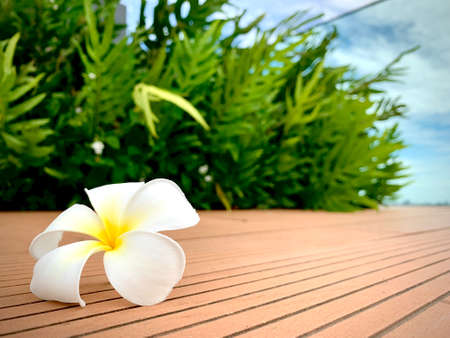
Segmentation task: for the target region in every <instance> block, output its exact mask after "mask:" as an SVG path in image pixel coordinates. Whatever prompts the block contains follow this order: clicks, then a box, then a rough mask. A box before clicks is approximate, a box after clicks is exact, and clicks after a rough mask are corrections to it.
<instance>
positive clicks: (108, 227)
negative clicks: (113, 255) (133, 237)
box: [101, 219, 127, 251]
mask: <svg viewBox="0 0 450 338" xmlns="http://www.w3.org/2000/svg"><path fill="white" fill-rule="evenodd" d="M103 224H104V226H105V232H104V234H103V236H101V241H102V243H103V244H105V245H106V246H108V247H109V248H110V249H109V250H107V251H110V250H115V249H117V248H118V247H119V246H120V245H121V243H122V240H121V239H120V238H119V237H120V236H121V235H122V234H124V233H125V232H127V227H121V226H119V225H117V224H115V223H113V222H111V221H109V220H108V219H104V220H103Z"/></svg>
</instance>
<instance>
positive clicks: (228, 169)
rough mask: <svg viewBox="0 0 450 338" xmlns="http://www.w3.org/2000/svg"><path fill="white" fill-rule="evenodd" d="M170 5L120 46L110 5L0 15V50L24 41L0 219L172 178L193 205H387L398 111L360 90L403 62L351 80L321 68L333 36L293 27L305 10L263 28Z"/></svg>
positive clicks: (37, 6) (399, 170) (40, 5)
mask: <svg viewBox="0 0 450 338" xmlns="http://www.w3.org/2000/svg"><path fill="white" fill-rule="evenodd" d="M184 2H185V1H184V0H183V1H181V0H178V1H176V2H175V3H172V4H168V3H167V1H164V0H160V1H159V2H158V4H157V5H156V6H155V7H154V18H155V20H154V24H153V25H152V26H151V27H149V28H146V27H145V24H144V17H143V13H144V9H145V6H146V1H142V3H141V20H140V23H139V25H138V27H137V29H136V31H135V32H133V33H132V34H131V36H130V37H126V38H123V39H121V40H120V39H118V38H117V35H118V32H119V30H120V29H123V27H120V26H119V25H115V24H114V21H113V18H114V10H115V6H116V3H117V2H116V1H104V2H103V3H104V4H101V3H100V2H98V1H96V2H95V6H94V7H92V4H91V2H90V1H88V0H84V1H82V0H74V1H70V2H69V1H60V2H59V1H55V2H54V5H53V4H51V3H50V2H42V1H39V0H20V1H14V2H12V1H6V2H3V3H2V4H1V5H0V12H1V13H2V14H1V15H0V39H9V38H11V36H12V35H13V34H14V33H15V32H16V31H19V32H20V34H21V36H22V38H21V40H20V42H19V44H18V48H17V51H16V55H15V57H14V60H15V64H17V65H22V67H21V68H23V74H24V75H23V79H22V80H20V79H19V78H20V76H19V77H17V82H16V84H15V85H16V86H26V87H24V88H26V89H28V90H26V91H23V97H22V98H19V97H16V99H19V101H18V102H17V103H14V106H12V105H11V104H9V103H8V105H6V106H5V103H4V102H5V99H4V98H7V97H9V96H8V95H11V94H10V93H9V92H6V94H3V91H2V95H1V97H0V98H1V101H0V104H2V105H3V106H5V107H6V108H2V107H3V106H1V107H0V109H6V110H5V112H4V110H2V111H1V113H2V115H1V118H2V121H4V120H5V117H6V116H8V114H10V115H11V110H12V111H14V109H15V108H14V107H20V105H21V104H22V105H23V104H24V103H26V102H32V103H34V104H33V105H31V106H29V107H28V110H26V111H24V112H23V114H22V115H21V116H17V119H15V118H14V119H11V118H10V119H9V120H8V124H4V123H3V122H2V125H1V127H2V136H3V134H5V133H7V134H8V135H12V137H17V138H18V139H19V138H21V141H20V142H28V143H27V144H29V145H27V146H26V147H25V146H24V147H22V148H21V147H18V146H17V145H14V144H12V143H11V142H9V141H6V139H5V138H4V136H3V141H2V142H1V143H0V152H1V154H2V162H1V163H2V166H0V174H1V175H2V177H6V182H5V181H4V182H2V185H1V186H0V193H1V194H2V199H3V201H2V208H4V209H55V208H64V207H66V206H67V205H68V204H70V203H74V202H78V201H82V202H86V198H85V196H84V194H83V192H82V188H84V187H85V186H86V187H88V188H91V187H93V186H98V185H102V184H108V183H113V182H123V181H135V180H150V179H152V178H154V177H167V178H170V179H173V180H175V181H176V182H177V183H179V184H180V185H181V187H182V188H183V190H185V191H186V193H187V195H188V196H189V199H190V200H191V201H192V202H193V204H194V205H195V206H196V207H197V208H200V209H211V208H224V207H226V208H229V209H231V208H255V207H257V208H308V209H326V210H339V211H349V210H357V209H360V208H376V207H377V205H378V204H379V203H382V202H383V200H385V199H386V198H394V197H395V193H396V191H398V190H399V189H400V188H401V186H402V185H401V184H399V183H397V181H396V180H397V179H398V178H402V177H404V174H403V172H404V169H405V168H404V166H403V165H402V163H401V162H400V161H399V160H398V159H397V158H396V151H397V150H399V149H401V148H403V147H404V145H403V142H402V141H401V139H400V136H399V135H398V131H397V127H396V126H394V127H389V128H383V127H382V126H383V125H382V124H381V122H382V121H385V120H388V119H390V118H392V117H394V116H401V115H402V114H403V113H404V109H405V107H404V105H402V104H401V103H399V102H398V100H392V99H389V98H388V97H387V96H386V95H385V93H383V92H382V91H380V90H379V89H375V88H374V87H375V86H374V85H375V84H378V83H380V82H383V81H391V80H394V79H395V78H396V77H397V76H398V75H400V74H401V71H402V69H401V68H399V67H397V66H396V64H397V62H398V61H400V58H401V56H403V55H401V56H400V57H399V58H397V59H396V60H394V62H393V63H391V64H389V65H388V66H387V67H386V68H385V69H383V70H381V71H380V73H378V74H375V75H372V76H365V77H363V78H359V77H357V76H355V75H354V72H352V69H351V68H350V67H349V66H346V65H344V66H341V67H330V66H326V62H325V61H326V56H327V53H328V52H329V50H330V43H331V42H332V41H333V40H334V39H335V37H336V32H334V31H332V32H329V33H328V34H325V35H323V34H318V33H317V32H315V31H311V30H306V29H305V27H306V25H307V24H308V23H310V22H311V21H313V20H316V19H317V18H311V17H309V16H308V15H307V13H305V12H300V13H296V14H294V15H292V16H291V17H289V18H286V19H285V20H283V21H282V22H280V23H279V24H278V25H276V26H275V27H273V28H271V29H262V28H261V27H260V21H261V20H262V17H259V18H257V19H255V20H254V21H253V22H251V23H250V24H248V25H243V15H239V16H237V17H234V18H230V19H221V20H213V19H211V15H212V14H214V13H217V12H218V11H220V10H221V7H222V6H223V5H224V4H226V3H227V1H226V0H207V1H205V2H204V3H203V4H200V2H199V1H198V0H190V1H189V3H190V10H189V12H188V13H187V15H184V14H185V13H182V10H181V7H182V6H181V5H182V4H183V3H184ZM55 5H56V7H55ZM92 8H95V10H93V9H92ZM169 17H172V18H175V20H169ZM30 24H31V25H32V26H31V27H30ZM226 25H227V26H228V28H229V27H232V29H231V32H229V31H230V30H229V29H228V30H225V29H224V26H226ZM11 27H13V28H11ZM225 31H228V32H229V33H228V34H225ZM248 32H255V33H256V34H255V38H254V40H252V42H251V43H250V44H249V45H248V46H243V44H242V43H241V40H242V39H243V38H244V37H245V36H246V34H247V33H248ZM13 39H14V38H13ZM13 39H12V40H11V41H12V42H11V41H10V44H11V43H14V40H13ZM3 45H5V43H3ZM2 50H4V49H2ZM6 53H7V52H6ZM2 55H3V54H2ZM9 55H10V56H9V58H11V55H12V54H11V53H10V54H9ZM30 63H31V64H32V65H34V67H35V68H36V69H33V68H31V66H25V65H27V64H30ZM9 67H10V68H11V67H12V64H10V66H9ZM27 67H28V68H27ZM31 70H33V71H34V72H35V73H36V74H45V76H44V75H37V76H36V77H31V76H30V75H26V74H28V73H29V72H30V71H31ZM0 71H1V69H0ZM4 72H5V71H4ZM0 75H1V74H0ZM24 79H26V80H24ZM39 80H41V81H40V82H39ZM38 82H39V85H38ZM2 88H3V87H2ZM5 88H6V87H5ZM19 88H21V87H19ZM11 90H13V89H11ZM8 93H9V94H8ZM373 94H377V95H376V96H375V95H373ZM13 98H14V96H13ZM30 100H31V101H30ZM6 101H7V102H9V101H11V100H9V101H8V99H7V100H6ZM150 101H151V103H150ZM194 107H195V108H194ZM31 109H32V110H31ZM183 110H184V111H183ZM186 112H187V114H186ZM13 120H14V123H16V124H17V123H18V126H19V127H16V128H13V126H14V125H11V123H9V121H13ZM31 126H33V127H31ZM46 126H49V127H46ZM27 128H28V129H27ZM31 128H34V129H31ZM28 130H33V132H32V133H28ZM11 133H12V134H11ZM14 133H16V134H14ZM27 135H33V137H34V138H30V137H28V136H27ZM38 135H42V136H38ZM44 136H45V137H44ZM7 138H8V136H7ZM22 138H23V139H24V140H23V141H22ZM25 140H26V141H25ZM94 142H97V143H98V142H101V143H102V144H104V150H103V151H100V150H98V149H97V153H96V152H95V151H94V150H95V149H93V143H94ZM13 143H14V142H13ZM94 148H95V146H94ZM23 149H25V150H26V151H25V150H23ZM33 149H40V152H39V151H38V152H37V153H36V152H35V151H33ZM33 154H34V155H33ZM36 154H39V155H40V156H35V155H36Z"/></svg>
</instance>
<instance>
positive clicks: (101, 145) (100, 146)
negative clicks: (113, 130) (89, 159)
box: [91, 141, 105, 155]
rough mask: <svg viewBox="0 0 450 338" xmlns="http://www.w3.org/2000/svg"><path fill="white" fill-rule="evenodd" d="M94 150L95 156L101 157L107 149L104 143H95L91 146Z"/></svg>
mask: <svg viewBox="0 0 450 338" xmlns="http://www.w3.org/2000/svg"><path fill="white" fill-rule="evenodd" d="M91 148H92V150H94V153H95V155H101V154H102V153H103V149H105V144H104V143H103V142H102V141H94V142H92V144H91Z"/></svg>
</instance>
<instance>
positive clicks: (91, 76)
mask: <svg viewBox="0 0 450 338" xmlns="http://www.w3.org/2000/svg"><path fill="white" fill-rule="evenodd" d="M88 77H89V78H90V79H91V80H95V78H96V77H97V75H95V73H92V72H90V73H89V74H88Z"/></svg>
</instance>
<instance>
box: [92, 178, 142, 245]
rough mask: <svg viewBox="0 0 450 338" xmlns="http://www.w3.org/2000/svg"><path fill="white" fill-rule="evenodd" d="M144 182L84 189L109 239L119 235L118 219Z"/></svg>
mask: <svg viewBox="0 0 450 338" xmlns="http://www.w3.org/2000/svg"><path fill="white" fill-rule="evenodd" d="M143 185H144V182H132V183H118V184H108V185H103V186H101V187H97V188H94V189H91V190H88V189H85V191H86V193H87V195H88V197H89V200H90V201H91V204H92V206H93V207H94V209H95V211H96V212H97V214H98V215H99V216H100V218H101V219H102V221H103V223H104V224H105V227H106V228H107V231H108V234H109V236H110V237H111V238H114V237H116V236H117V235H118V234H119V233H120V229H118V227H119V226H120V217H121V215H122V212H123V210H124V208H125V207H126V205H127V203H128V201H129V199H130V198H131V197H132V196H133V195H134V193H135V192H136V191H137V190H138V189H139V188H140V187H142V186H143Z"/></svg>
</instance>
